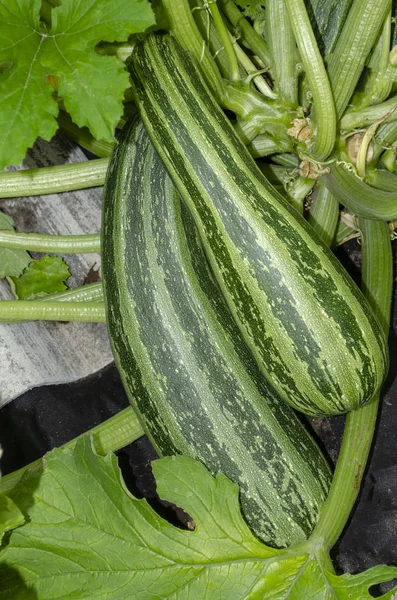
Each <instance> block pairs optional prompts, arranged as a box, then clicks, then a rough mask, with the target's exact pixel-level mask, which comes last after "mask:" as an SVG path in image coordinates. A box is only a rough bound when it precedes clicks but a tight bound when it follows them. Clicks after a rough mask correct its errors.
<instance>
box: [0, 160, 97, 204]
mask: <svg viewBox="0 0 397 600" xmlns="http://www.w3.org/2000/svg"><path fill="white" fill-rule="evenodd" d="M108 162H109V160H108V159H107V158H97V159H95V160H88V161H84V162H79V163H73V164H68V165H59V166H56V167H41V168H38V169H26V170H24V171H3V172H1V173H0V198H16V197H23V196H42V195H44V194H57V193H59V192H70V191H72V190H81V189H86V188H91V187H98V186H102V185H103V184H104V182H105V175H106V170H107V167H108Z"/></svg>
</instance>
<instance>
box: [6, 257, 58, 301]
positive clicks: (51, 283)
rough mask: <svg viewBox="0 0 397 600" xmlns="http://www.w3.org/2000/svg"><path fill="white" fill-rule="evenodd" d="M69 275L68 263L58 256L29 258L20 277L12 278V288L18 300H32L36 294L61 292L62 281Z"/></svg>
mask: <svg viewBox="0 0 397 600" xmlns="http://www.w3.org/2000/svg"><path fill="white" fill-rule="evenodd" d="M68 277H70V271H69V267H68V265H67V264H66V263H65V261H64V260H63V259H62V258H60V257H59V256H43V258H41V259H40V260H31V259H30V262H29V265H28V266H27V267H26V269H25V270H24V271H23V273H22V275H20V277H18V278H16V277H13V278H12V282H13V290H14V293H15V296H16V297H17V298H18V299H19V300H33V299H34V298H37V297H38V296H43V295H45V294H53V293H54V292H63V291H64V290H66V289H67V286H66V285H65V283H64V281H65V280H66V279H68Z"/></svg>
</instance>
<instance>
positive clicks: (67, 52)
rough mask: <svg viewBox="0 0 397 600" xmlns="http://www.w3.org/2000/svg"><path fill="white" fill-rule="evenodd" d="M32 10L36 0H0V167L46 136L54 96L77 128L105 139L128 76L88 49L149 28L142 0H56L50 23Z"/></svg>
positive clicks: (52, 125) (150, 18) (117, 63)
mask: <svg viewBox="0 0 397 600" xmlns="http://www.w3.org/2000/svg"><path fill="white" fill-rule="evenodd" d="M40 8H41V0H31V2H20V1H19V0H0V22H1V23H2V25H1V28H0V90H1V91H0V129H1V132H2V135H1V141H0V168H2V167H4V166H5V165H8V164H18V163H19V162H20V161H21V160H22V158H23V156H24V154H25V152H26V150H27V148H29V147H30V146H32V144H33V143H34V141H35V140H36V138H37V137H38V136H40V137H42V138H44V139H45V140H49V139H51V137H52V136H53V135H54V133H55V132H56V130H57V127H58V125H57V122H56V116H57V114H58V104H57V101H56V98H55V96H54V94H55V92H56V94H57V95H58V96H59V97H60V98H62V100H63V103H64V105H65V107H66V109H67V111H68V112H69V113H70V115H71V116H72V119H73V121H74V122H75V123H76V124H77V125H79V126H81V127H83V126H87V127H88V128H89V129H90V131H91V133H92V134H93V135H94V137H96V138H97V139H103V140H107V141H109V142H111V141H113V139H114V137H113V131H114V128H115V126H116V124H117V122H118V120H119V118H120V116H121V114H122V112H123V106H122V100H123V96H124V91H125V89H126V88H127V87H128V85H129V83H128V74H127V72H126V71H125V69H124V64H123V62H122V61H121V60H119V59H118V58H116V57H115V56H99V55H98V54H96V52H95V46H96V45H97V44H98V43H99V42H100V41H108V42H113V41H124V40H126V39H127V38H128V36H129V35H130V34H132V33H137V32H141V31H144V30H145V29H146V28H148V27H150V26H151V25H153V24H154V15H153V12H152V10H151V7H150V4H149V2H148V1H147V0H143V1H142V0H113V1H112V2H108V0H88V1H87V0H63V2H62V4H61V5H60V6H57V7H55V8H54V9H52V13H51V17H52V24H51V25H49V24H47V23H43V21H42V20H41V19H40Z"/></svg>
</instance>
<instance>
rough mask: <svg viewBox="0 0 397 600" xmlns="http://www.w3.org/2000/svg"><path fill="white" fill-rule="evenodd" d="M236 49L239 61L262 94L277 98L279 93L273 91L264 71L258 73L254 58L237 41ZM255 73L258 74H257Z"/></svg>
mask: <svg viewBox="0 0 397 600" xmlns="http://www.w3.org/2000/svg"><path fill="white" fill-rule="evenodd" d="M234 49H235V51H236V55H237V58H238V61H239V63H240V64H241V66H242V67H243V68H244V69H245V71H246V72H247V74H248V76H249V77H252V81H253V83H254V84H255V86H256V88H257V90H258V91H259V92H261V94H263V95H264V96H266V98H271V99H272V100H274V99H275V98H277V94H275V93H274V92H273V90H272V89H271V88H270V86H269V84H268V83H267V81H266V80H265V79H264V78H263V77H262V73H261V72H259V73H258V69H257V67H256V66H255V65H254V63H253V62H252V60H251V59H250V58H249V57H248V56H247V55H246V53H245V52H244V50H243V49H242V48H241V47H240V45H239V44H238V43H237V42H236V41H235V42H234ZM255 74H257V75H256V76H255Z"/></svg>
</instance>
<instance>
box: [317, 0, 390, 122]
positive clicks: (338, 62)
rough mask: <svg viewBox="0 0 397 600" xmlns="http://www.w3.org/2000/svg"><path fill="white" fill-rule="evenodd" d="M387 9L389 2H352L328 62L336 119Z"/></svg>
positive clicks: (381, 0) (350, 93)
mask: <svg viewBox="0 0 397 600" xmlns="http://www.w3.org/2000/svg"><path fill="white" fill-rule="evenodd" d="M390 6H391V2H390V0H365V1H363V0H355V1H354V2H353V5H352V7H351V8H350V11H349V13H348V15H347V18H346V21H345V24H344V26H343V29H342V32H341V34H340V35H339V37H338V41H337V43H336V45H335V48H334V51H333V52H332V53H331V54H330V56H329V59H328V73H329V78H330V81H331V87H332V91H333V94H334V101H335V107H336V113H337V116H338V118H339V119H340V118H341V116H342V115H343V113H344V112H345V109H346V106H347V105H348V103H349V100H350V98H351V96H352V94H353V92H354V90H355V88H356V86H357V83H358V80H359V78H360V75H361V73H362V71H363V68H364V65H365V63H366V60H367V57H368V54H369V53H370V51H371V49H372V48H373V46H374V45H375V43H376V40H377V37H378V35H379V32H380V30H381V27H382V25H383V23H384V20H385V19H386V16H387V14H388V12H389V10H390Z"/></svg>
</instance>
